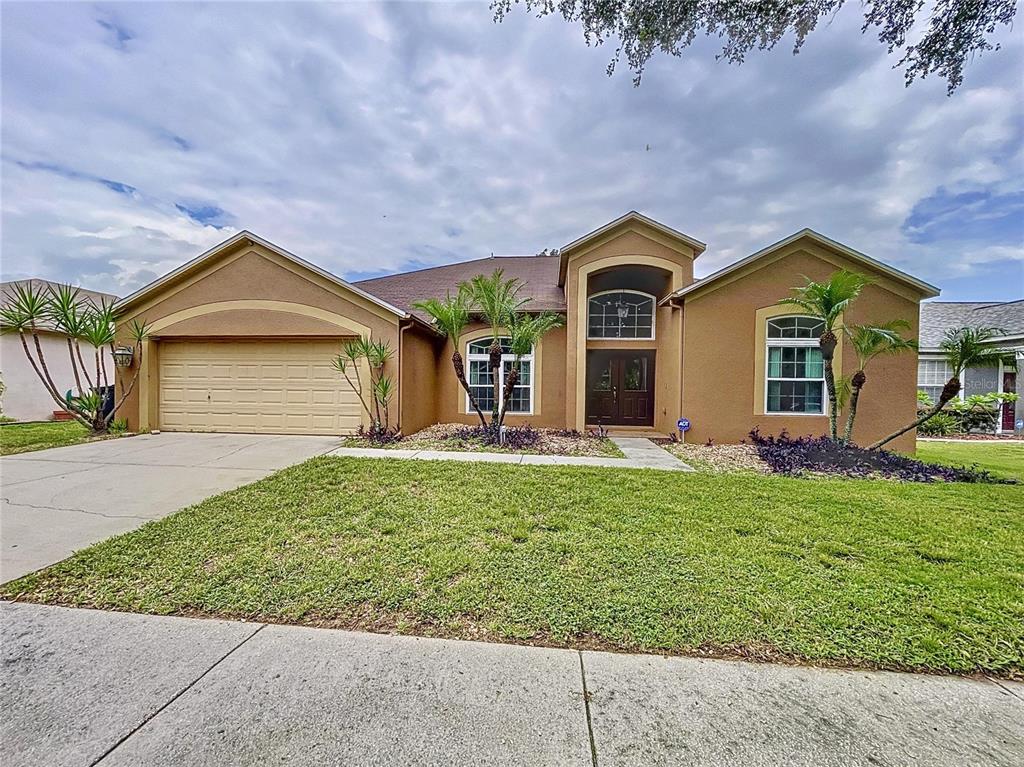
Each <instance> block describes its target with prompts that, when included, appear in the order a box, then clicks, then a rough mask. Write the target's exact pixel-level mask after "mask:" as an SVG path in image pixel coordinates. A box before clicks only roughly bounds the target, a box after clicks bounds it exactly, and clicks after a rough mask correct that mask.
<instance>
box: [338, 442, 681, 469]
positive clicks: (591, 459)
mask: <svg viewBox="0 0 1024 767" xmlns="http://www.w3.org/2000/svg"><path fill="white" fill-rule="evenodd" d="M610 439H611V440H612V442H614V443H615V444H616V446H617V447H618V448H619V449H620V450H621V451H622V453H623V455H625V456H626V457H625V458H611V457H605V456H573V455H530V454H524V453H486V452H458V451H454V450H402V449H395V450H390V449H385V448H373V447H339V448H337V449H336V450H332V451H331V452H330V453H329V455H339V456H349V457H352V458H405V459H412V460H416V461H466V462H468V463H514V464H520V465H523V466H607V467H611V468H616V469H659V470H661V471H693V468H692V467H691V466H689V465H688V464H685V463H683V462H682V461H680V460H679V459H678V458H676V457H675V456H674V455H672V454H671V453H669V452H668V451H667V450H662V449H661V448H660V447H658V446H657V445H655V444H654V443H653V442H651V440H649V439H647V438H646V437H611V438H610Z"/></svg>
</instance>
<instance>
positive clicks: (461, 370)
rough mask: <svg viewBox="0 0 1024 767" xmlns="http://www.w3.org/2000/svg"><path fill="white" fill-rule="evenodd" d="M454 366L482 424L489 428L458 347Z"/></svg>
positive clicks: (457, 376) (456, 374)
mask: <svg viewBox="0 0 1024 767" xmlns="http://www.w3.org/2000/svg"><path fill="white" fill-rule="evenodd" d="M452 367H453V368H455V377H456V378H458V379H459V383H460V384H462V388H463V389H465V390H466V394H467V395H468V396H469V404H470V405H471V406H472V407H473V410H475V411H476V414H477V415H478V416H480V425H481V426H483V427H484V428H485V429H486V428H487V419H486V418H485V417H484V413H483V411H482V410H481V409H480V405H479V404H478V403H477V401H476V397H475V396H473V390H472V389H471V388H470V386H469V381H467V380H466V366H465V364H464V363H463V361H462V355H461V354H459V350H458V349H456V350H455V352H454V353H453V354H452Z"/></svg>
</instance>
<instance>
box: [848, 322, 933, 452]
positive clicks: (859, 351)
mask: <svg viewBox="0 0 1024 767" xmlns="http://www.w3.org/2000/svg"><path fill="white" fill-rule="evenodd" d="M909 329H910V323H909V322H907V321H906V320H893V321H892V322H886V323H883V324H879V325H854V326H852V327H847V328H845V330H846V335H847V337H848V338H849V339H850V346H852V347H853V351H854V353H855V354H856V355H857V371H856V372H855V373H854V374H853V377H852V378H851V379H850V398H849V402H850V405H849V410H848V411H847V414H846V429H845V431H844V432H843V442H845V443H848V442H849V441H850V440H851V438H852V437H853V422H854V420H856V418H857V403H858V402H859V400H860V393H861V390H862V389H863V388H864V384H865V383H866V382H867V376H866V375H865V373H864V369H865V368H866V367H867V366H868V363H869V362H871V360H873V359H874V358H875V357H878V356H881V355H883V354H899V353H900V352H904V351H910V350H916V349H917V342H916V341H913V340H908V339H906V338H904V337H903V336H902V335H900V331H901V330H909Z"/></svg>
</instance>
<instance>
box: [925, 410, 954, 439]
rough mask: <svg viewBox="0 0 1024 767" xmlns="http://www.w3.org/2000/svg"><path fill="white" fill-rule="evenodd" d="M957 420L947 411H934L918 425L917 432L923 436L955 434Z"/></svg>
mask: <svg viewBox="0 0 1024 767" xmlns="http://www.w3.org/2000/svg"><path fill="white" fill-rule="evenodd" d="M958 429H959V422H958V421H957V419H956V418H954V417H953V416H952V415H950V414H949V413H936V414H935V415H934V416H932V417H931V418H929V419H928V420H927V421H925V422H924V423H923V424H921V425H920V426H919V427H917V433H918V434H920V435H922V436H924V437H948V436H949V435H950V434H956V433H957V431H958Z"/></svg>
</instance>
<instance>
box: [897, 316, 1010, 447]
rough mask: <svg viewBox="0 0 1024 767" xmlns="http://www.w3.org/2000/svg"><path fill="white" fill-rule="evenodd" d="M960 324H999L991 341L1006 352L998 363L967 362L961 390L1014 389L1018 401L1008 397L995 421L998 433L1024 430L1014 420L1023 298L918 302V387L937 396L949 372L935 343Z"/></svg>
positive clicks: (965, 393) (966, 392)
mask: <svg viewBox="0 0 1024 767" xmlns="http://www.w3.org/2000/svg"><path fill="white" fill-rule="evenodd" d="M962 327H974V328H981V327H989V328H998V329H999V330H1000V336H999V337H998V338H996V339H994V340H993V342H992V345H993V346H995V347H997V348H999V349H1002V350H1004V351H1005V352H1006V362H1005V363H1003V364H1001V365H1000V366H999V367H998V368H967V370H965V371H964V372H963V374H962V375H961V376H960V387H961V388H960V396H961V398H963V397H968V396H970V395H972V394H988V393H990V392H1014V393H1016V394H1017V395H1019V396H1018V399H1017V402H1016V403H1006V404H1004V405H1003V407H1002V413H1001V414H1000V417H999V419H997V421H996V433H997V434H1003V433H1011V432H1014V431H1017V432H1024V429H1018V428H1015V427H1016V422H1017V421H1018V420H1021V419H1024V376H1020V375H1018V371H1019V370H1020V369H1021V366H1022V364H1024V299H1021V300H1018V301H1006V302H1004V303H993V302H991V301H988V302H965V301H928V302H926V303H923V304H921V336H920V350H919V356H918V363H917V388H919V389H920V390H922V391H924V392H926V393H927V394H928V396H929V397H931V398H932V399H933V400H935V399H936V398H937V397H938V395H939V392H941V391H942V386H943V384H945V383H946V381H948V380H949V377H950V376H951V375H952V370H950V367H949V365H948V364H947V363H946V361H945V359H944V358H943V356H942V352H941V351H940V349H939V344H940V343H941V342H942V338H943V336H945V334H946V332H947V331H949V330H954V329H956V328H962Z"/></svg>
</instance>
